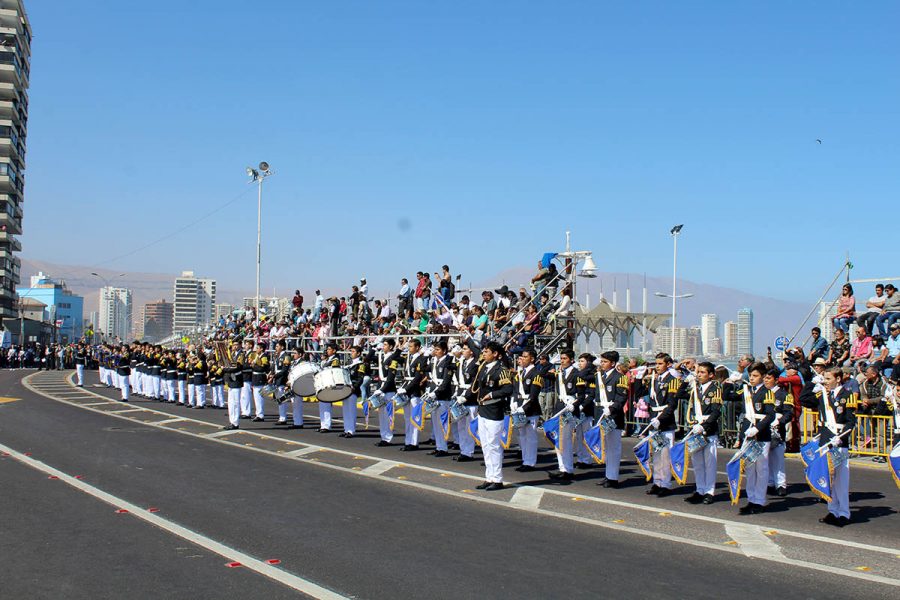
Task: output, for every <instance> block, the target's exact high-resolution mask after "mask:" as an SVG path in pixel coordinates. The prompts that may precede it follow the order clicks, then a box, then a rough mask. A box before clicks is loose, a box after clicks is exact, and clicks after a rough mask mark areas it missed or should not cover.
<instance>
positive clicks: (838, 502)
mask: <svg viewBox="0 0 900 600" xmlns="http://www.w3.org/2000/svg"><path fill="white" fill-rule="evenodd" d="M838 451H839V452H840V453H841V454H843V455H844V464H842V465H841V466H839V467H835V468H834V477H832V478H831V502H829V503H828V512H830V513H831V514H833V515H834V516H836V517H847V518H848V519H849V518H850V462H849V461H848V460H847V458H848V457H849V454H850V450H848V449H847V448H838Z"/></svg>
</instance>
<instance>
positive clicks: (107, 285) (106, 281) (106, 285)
mask: <svg viewBox="0 0 900 600" xmlns="http://www.w3.org/2000/svg"><path fill="white" fill-rule="evenodd" d="M91 275H93V276H94V277H97V278H98V279H100V280H101V281H102V282H103V284H104V287H105V288H107V289H109V288H111V287H112V286H111V285H110V283H109V280H110V279H118V278H119V277H125V273H119V274H118V275H115V276H114V277H111V278H107V277H104V276H103V275H101V274H100V273H94V272H93V271H91ZM102 291H103V290H102V289H101V294H102ZM100 300H101V301H102V300H103V298H102V296H101V298H100ZM98 308H99V307H98ZM113 318H114V319H115V320H116V321H118V320H119V317H118V309H116V314H115V315H113ZM93 325H94V327H96V328H97V330H98V331H99V330H100V323H94V324H93ZM106 329H107V331H106V335H109V329H110V326H109V323H107V324H106ZM72 337H73V338H74V337H75V331H74V329H73V330H72ZM100 341H101V342H102V341H103V338H102V336H101V339H100Z"/></svg>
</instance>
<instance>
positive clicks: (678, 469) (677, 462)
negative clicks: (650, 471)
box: [669, 440, 691, 485]
mask: <svg viewBox="0 0 900 600" xmlns="http://www.w3.org/2000/svg"><path fill="white" fill-rule="evenodd" d="M690 455H691V453H690V452H686V451H685V447H684V440H682V441H680V442H678V443H677V444H672V448H670V449H669V458H670V459H671V465H672V477H674V478H675V481H677V482H678V485H684V484H685V482H686V481H687V476H688V463H689V462H690V458H691V456H690Z"/></svg>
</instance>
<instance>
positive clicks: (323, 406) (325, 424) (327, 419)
mask: <svg viewBox="0 0 900 600" xmlns="http://www.w3.org/2000/svg"><path fill="white" fill-rule="evenodd" d="M331 409H332V406H331V402H319V427H320V428H322V429H331Z"/></svg>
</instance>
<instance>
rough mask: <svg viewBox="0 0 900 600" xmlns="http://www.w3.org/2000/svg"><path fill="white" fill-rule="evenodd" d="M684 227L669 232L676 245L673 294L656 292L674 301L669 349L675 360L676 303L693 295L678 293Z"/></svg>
mask: <svg viewBox="0 0 900 600" xmlns="http://www.w3.org/2000/svg"><path fill="white" fill-rule="evenodd" d="M682 227H684V225H683V224H682V225H676V226H675V227H673V228H672V229H671V231H669V233H671V234H672V242H673V244H674V246H673V248H672V293H671V294H663V293H662V292H656V294H655V295H656V296H658V297H660V298H671V299H672V327H671V330H670V334H671V335H670V338H671V343H670V344H669V349H670V352H671V356H672V358H675V302H676V301H677V300H678V299H679V298H690V297H691V296H693V294H682V295H680V296H679V295H678V294H677V292H676V277H677V275H678V234H679V233H681V229H682Z"/></svg>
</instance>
